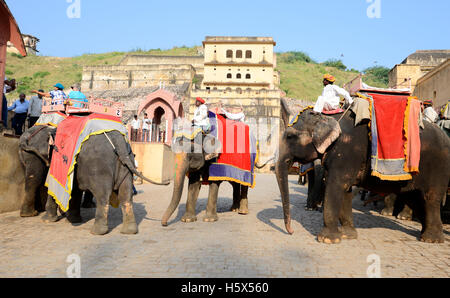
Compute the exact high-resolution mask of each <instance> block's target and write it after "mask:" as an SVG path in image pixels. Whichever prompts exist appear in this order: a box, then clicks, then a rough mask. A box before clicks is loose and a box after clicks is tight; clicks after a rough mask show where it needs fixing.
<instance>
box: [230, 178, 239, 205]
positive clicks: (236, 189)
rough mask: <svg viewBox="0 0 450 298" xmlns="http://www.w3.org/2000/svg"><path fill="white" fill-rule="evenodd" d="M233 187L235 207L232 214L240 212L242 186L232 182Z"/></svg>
mask: <svg viewBox="0 0 450 298" xmlns="http://www.w3.org/2000/svg"><path fill="white" fill-rule="evenodd" d="M231 185H232V186H233V206H231V211H232V212H238V211H239V207H240V204H241V185H240V184H239V183H236V182H231Z"/></svg>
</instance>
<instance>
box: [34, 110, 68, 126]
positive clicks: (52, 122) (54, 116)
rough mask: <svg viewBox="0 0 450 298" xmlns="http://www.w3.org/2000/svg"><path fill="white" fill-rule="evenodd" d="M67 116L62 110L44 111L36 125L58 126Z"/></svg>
mask: <svg viewBox="0 0 450 298" xmlns="http://www.w3.org/2000/svg"><path fill="white" fill-rule="evenodd" d="M66 118H67V115H66V114H63V113H61V112H52V113H44V114H41V116H40V117H39V119H38V120H37V121H36V124H35V125H47V126H53V127H58V125H59V123H61V122H62V121H63V120H64V119H66Z"/></svg>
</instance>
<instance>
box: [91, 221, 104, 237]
mask: <svg viewBox="0 0 450 298" xmlns="http://www.w3.org/2000/svg"><path fill="white" fill-rule="evenodd" d="M107 233H108V225H102V224H95V223H94V226H93V227H92V229H91V234H92V235H99V236H101V235H105V234H107Z"/></svg>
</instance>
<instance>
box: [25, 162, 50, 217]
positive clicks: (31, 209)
mask: <svg viewBox="0 0 450 298" xmlns="http://www.w3.org/2000/svg"><path fill="white" fill-rule="evenodd" d="M40 171H42V172H40ZM44 171H45V169H44V168H43V167H38V168H37V169H26V173H25V175H26V176H25V177H26V179H25V191H26V193H25V199H24V200H23V202H22V206H21V208H20V216H21V217H33V216H37V215H38V214H39V213H38V211H37V210H36V208H35V204H36V195H37V194H38V193H39V192H40V187H41V184H43V175H44V174H43V172H44Z"/></svg>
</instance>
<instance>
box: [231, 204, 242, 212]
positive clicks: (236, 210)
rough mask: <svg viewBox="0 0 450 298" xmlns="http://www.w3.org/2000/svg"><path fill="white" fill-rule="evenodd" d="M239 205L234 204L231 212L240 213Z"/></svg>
mask: <svg viewBox="0 0 450 298" xmlns="http://www.w3.org/2000/svg"><path fill="white" fill-rule="evenodd" d="M239 207H240V206H239V204H236V203H234V204H233V206H231V209H230V211H231V212H239Z"/></svg>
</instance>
